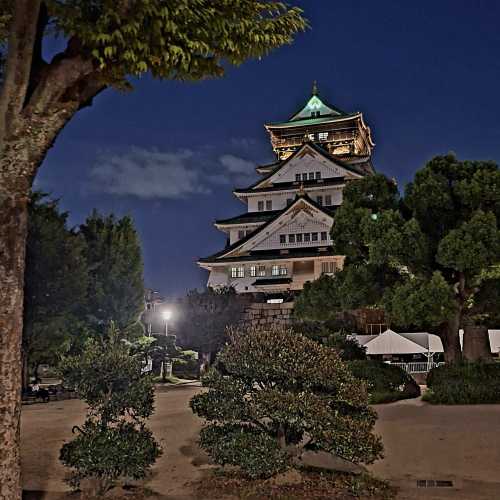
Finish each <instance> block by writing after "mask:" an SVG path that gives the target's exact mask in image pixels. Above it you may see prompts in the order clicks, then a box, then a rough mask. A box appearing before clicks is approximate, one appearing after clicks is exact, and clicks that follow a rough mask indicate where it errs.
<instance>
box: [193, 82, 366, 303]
mask: <svg viewBox="0 0 500 500" xmlns="http://www.w3.org/2000/svg"><path fill="white" fill-rule="evenodd" d="M265 127H266V129H267V131H268V132H269V135H270V139H271V144H272V147H273V150H274V152H275V153H276V157H277V161H275V162H273V163H271V164H268V165H261V166H258V167H257V172H258V173H259V174H260V175H261V179H260V180H259V181H257V182H256V183H254V184H253V185H251V186H249V187H247V188H244V189H236V190H235V191H234V195H235V196H236V197H237V198H238V199H240V200H241V201H242V202H244V203H245V204H246V205H247V211H246V212H245V213H243V214H241V215H238V216H236V217H232V218H229V219H224V220H217V221H216V222H215V227H216V228H217V229H219V230H220V231H222V232H224V233H226V234H227V236H228V246H227V247H226V248H224V249H223V250H221V251H220V252H217V253H216V254H214V255H212V256H210V257H206V258H202V259H200V260H199V261H198V264H199V265H200V266H201V267H202V268H204V269H206V270H208V271H209V273H210V274H209V278H208V286H211V287H221V286H233V287H234V288H235V289H236V291H237V292H239V293H265V294H269V295H273V294H282V293H285V292H293V291H298V290H301V289H302V287H303V286H304V283H306V282H308V281H313V280H315V279H317V278H318V277H319V276H321V274H323V273H326V274H333V273H335V272H336V271H337V270H338V269H341V268H342V265H343V260H344V258H343V256H341V255H335V254H334V253H333V251H332V241H331V239H330V229H331V227H332V224H333V220H334V215H335V209H336V208H337V207H338V206H339V205H340V204H341V203H342V191H343V189H344V187H345V185H346V184H347V183H348V182H351V181H354V180H356V179H360V178H362V177H364V176H366V175H371V174H372V173H373V172H374V170H373V166H372V162H371V156H372V150H373V147H374V143H373V141H372V138H371V134H370V128H369V127H368V126H367V125H366V123H365V121H364V120H363V115H362V113H360V112H356V113H345V112H343V111H341V110H340V109H338V108H336V107H335V106H332V105H330V104H328V103H327V102H326V101H325V100H323V99H322V98H321V97H320V96H319V93H318V90H317V87H316V85H314V87H313V92H312V95H311V97H310V98H309V99H308V101H307V103H306V104H305V106H303V107H302V108H301V109H300V110H299V111H298V112H296V113H295V114H293V115H292V116H291V117H290V118H289V119H288V120H287V121H285V122H280V123H270V124H267V125H265Z"/></svg>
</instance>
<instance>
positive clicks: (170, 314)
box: [163, 309, 172, 336]
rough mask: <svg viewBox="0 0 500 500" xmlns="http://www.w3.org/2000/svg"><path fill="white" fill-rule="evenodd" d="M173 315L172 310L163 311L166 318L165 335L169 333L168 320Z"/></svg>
mask: <svg viewBox="0 0 500 500" xmlns="http://www.w3.org/2000/svg"><path fill="white" fill-rule="evenodd" d="M171 317H172V311H170V310H169V309H166V310H165V311H163V318H164V319H165V336H166V335H168V320H169V319H170V318H171Z"/></svg>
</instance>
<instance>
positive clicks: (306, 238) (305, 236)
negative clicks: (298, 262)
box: [304, 233, 311, 243]
mask: <svg viewBox="0 0 500 500" xmlns="http://www.w3.org/2000/svg"><path fill="white" fill-rule="evenodd" d="M304 241H305V242H306V243H307V242H309V241H311V233H304Z"/></svg>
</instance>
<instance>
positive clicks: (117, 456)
mask: <svg viewBox="0 0 500 500" xmlns="http://www.w3.org/2000/svg"><path fill="white" fill-rule="evenodd" d="M124 339H125V338H124V336H123V335H121V334H120V332H119V331H118V329H117V328H116V327H115V325H114V324H113V323H111V326H110V328H109V330H108V332H107V333H106V335H105V336H102V337H101V338H99V339H90V340H89V341H88V343H87V345H86V346H85V349H84V350H83V352H82V353H81V354H80V355H78V356H71V357H67V358H66V359H64V360H63V362H62V363H61V366H60V369H61V373H62V376H63V379H64V381H65V383H66V384H68V385H70V386H73V387H74V388H75V389H76V390H77V392H78V394H79V395H80V397H81V398H82V399H83V400H84V401H85V402H86V403H87V405H88V410H87V416H86V419H85V422H84V424H83V426H82V427H81V428H80V427H75V428H74V430H75V429H76V430H77V432H78V436H77V437H76V438H75V439H74V440H73V441H70V442H69V443H66V444H64V445H63V447H62V448H61V455H60V459H61V461H62V462H63V464H64V465H66V466H68V467H70V468H71V469H72V472H71V476H70V479H69V482H70V484H71V485H72V486H73V487H75V488H78V487H79V485H80V482H81V481H82V479H85V478H88V479H93V480H95V481H96V484H97V488H96V491H95V492H94V493H95V494H96V495H97V496H98V497H99V498H101V497H102V496H103V495H104V494H105V493H106V491H108V490H109V489H110V488H112V487H113V486H114V485H115V483H116V481H117V480H118V479H120V478H123V477H132V478H134V479H141V478H143V477H144V476H145V474H146V472H147V471H148V469H149V468H150V467H151V465H153V463H154V462H155V460H156V459H157V458H158V457H159V456H160V455H161V449H160V446H159V445H158V443H157V442H156V441H155V439H154V437H153V435H152V433H151V431H150V430H149V429H148V428H147V427H146V419H148V418H149V417H150V416H151V414H152V413H153V407H154V390H153V382H152V380H151V377H149V376H147V375H142V373H141V369H142V366H143V358H142V355H141V354H140V353H138V354H137V355H135V356H132V355H131V353H130V344H129V343H128V342H124Z"/></svg>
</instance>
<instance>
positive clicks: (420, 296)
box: [302, 154, 500, 361]
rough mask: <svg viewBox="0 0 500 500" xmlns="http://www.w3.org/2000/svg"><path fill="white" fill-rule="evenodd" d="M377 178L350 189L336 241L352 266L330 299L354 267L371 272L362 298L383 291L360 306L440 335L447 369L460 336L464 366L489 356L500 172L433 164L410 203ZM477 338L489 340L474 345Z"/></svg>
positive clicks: (499, 255)
mask: <svg viewBox="0 0 500 500" xmlns="http://www.w3.org/2000/svg"><path fill="white" fill-rule="evenodd" d="M375 177H376V180H375V181H374V180H373V178H366V179H362V180H359V181H356V182H355V183H352V184H351V185H350V186H348V187H347V188H346V189H345V192H344V196H345V202H344V204H343V205H342V206H341V207H340V209H339V210H338V211H337V214H336V219H335V223H334V226H333V229H332V238H333V240H334V246H335V250H336V252H337V253H339V254H345V255H346V256H347V257H346V265H345V269H344V271H343V272H342V273H339V274H338V276H337V277H336V278H335V279H334V280H332V287H333V288H334V289H335V291H330V292H329V293H330V294H331V295H335V294H339V293H340V290H341V289H342V287H343V286H344V285H345V279H344V277H345V276H346V275H348V274H349V273H350V270H351V269H355V270H356V272H357V270H359V269H365V270H367V271H370V272H372V273H373V277H374V279H373V280H372V281H369V282H367V283H366V284H365V286H364V288H365V291H367V292H370V291H371V290H374V289H375V290H378V293H375V294H372V293H371V292H370V293H367V294H366V297H371V298H369V299H365V300H360V301H359V303H358V304H357V305H358V306H379V307H384V309H385V311H386V313H387V315H388V318H389V320H390V321H391V323H392V324H393V325H395V326H399V327H401V328H410V327H412V328H415V327H416V328H426V329H428V330H430V331H432V332H434V333H437V334H438V335H440V337H441V339H442V341H443V344H444V348H445V358H446V360H447V361H456V360H458V359H459V358H460V357H461V349H460V343H459V337H458V330H459V328H464V330H465V337H464V338H465V340H464V354H465V356H466V357H467V358H469V359H474V358H477V357H486V358H487V357H489V352H487V350H486V349H485V346H486V345H487V342H486V340H485V337H486V335H487V325H490V326H493V324H494V320H495V318H497V317H498V306H497V303H496V297H498V291H499V279H500V230H499V221H500V171H499V169H498V166H497V165H496V164H494V163H492V162H486V161H459V160H457V159H456V158H455V156H453V155H451V154H450V155H447V156H439V157H436V158H434V159H433V160H431V161H430V162H429V163H428V164H427V165H426V166H425V167H424V168H422V169H421V170H419V171H418V172H417V173H416V175H415V179H414V181H413V182H412V183H410V184H409V185H408V186H407V188H406V191H405V196H404V199H403V200H399V199H398V195H397V191H395V188H394V191H393V192H392V195H391V196H387V192H389V194H390V190H383V189H380V186H381V185H383V183H384V182H385V183H386V185H387V186H389V185H390V184H391V181H388V180H387V179H385V180H384V178H383V176H380V175H378V176H375ZM377 186H378V187H377ZM359 286H361V287H363V284H362V282H361V281H358V282H357V287H359ZM312 288H314V285H313V286H312ZM309 293H311V292H310V291H309ZM353 293H355V294H358V295H362V294H360V291H359V289H355V290H353ZM306 298H307V297H306ZM306 298H304V299H302V300H303V301H304V302H305V299H306ZM309 302H310V300H309ZM333 307H337V306H336V304H333ZM478 335H479V336H480V337H481V336H482V338H483V340H482V341H480V342H479V343H476V342H474V341H473V339H474V337H475V336H478ZM467 345H472V346H474V345H476V346H478V345H481V346H483V347H482V350H481V349H480V350H479V351H477V350H476V349H475V348H474V347H472V349H471V350H470V351H469V349H468V348H466V346H467Z"/></svg>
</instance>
